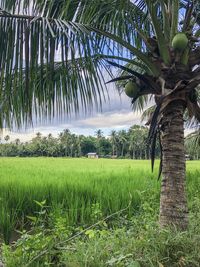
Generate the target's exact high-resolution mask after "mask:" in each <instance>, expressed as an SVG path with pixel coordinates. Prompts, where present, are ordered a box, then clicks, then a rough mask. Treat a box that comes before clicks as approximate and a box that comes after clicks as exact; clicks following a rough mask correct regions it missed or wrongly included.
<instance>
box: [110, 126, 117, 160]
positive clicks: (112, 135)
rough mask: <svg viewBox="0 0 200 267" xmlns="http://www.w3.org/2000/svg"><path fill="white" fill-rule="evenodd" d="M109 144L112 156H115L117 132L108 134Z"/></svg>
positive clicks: (113, 131)
mask: <svg viewBox="0 0 200 267" xmlns="http://www.w3.org/2000/svg"><path fill="white" fill-rule="evenodd" d="M110 142H111V145H112V155H113V156H117V132H116V131H115V130H112V131H111V133H110Z"/></svg>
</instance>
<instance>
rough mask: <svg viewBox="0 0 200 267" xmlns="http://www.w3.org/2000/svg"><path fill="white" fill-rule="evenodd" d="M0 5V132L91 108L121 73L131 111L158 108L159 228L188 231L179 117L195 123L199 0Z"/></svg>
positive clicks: (154, 124) (39, 0) (154, 125)
mask: <svg viewBox="0 0 200 267" xmlns="http://www.w3.org/2000/svg"><path fill="white" fill-rule="evenodd" d="M0 8H1V10H0V25H1V26H0V45H1V50H0V51H1V53H0V67H1V73H0V75H1V76H0V78H1V79H0V81H1V87H0V88H1V93H0V101H1V118H0V126H1V127H5V125H6V126H7V127H9V128H11V127H12V125H13V122H15V125H17V126H18V127H20V126H21V125H22V124H24V123H31V120H32V117H33V115H34V116H35V117H36V118H44V117H51V116H53V115H62V114H63V113H65V114H66V113H68V114H69V113H71V112H74V111H76V112H78V111H81V112H82V111H83V110H90V109H91V108H92V107H94V106H95V107H96V108H97V109H98V108H100V107H101V104H102V101H103V100H105V99H106V98H107V91H106V87H105V85H104V77H105V71H108V73H110V74H112V73H111V68H110V67H108V66H114V67H116V68H117V69H119V70H122V71H123V73H122V74H120V77H116V78H115V79H112V82H118V81H123V82H124V83H127V82H128V81H129V80H130V81H132V84H133V85H134V88H135V91H134V95H133V98H132V104H133V107H134V108H139V109H142V108H144V106H145V104H146V103H147V101H148V100H149V96H151V99H152V96H154V98H155V102H156V109H155V112H154V114H153V116H152V119H151V126H150V132H149V142H150V144H151V156H152V166H153V162H154V152H155V143H156V137H157V136H158V137H159V139H160V141H161V148H162V160H161V167H162V168H161V170H162V176H163V179H162V186H161V198H160V225H161V226H165V225H172V224H173V225H176V226H177V227H179V228H181V229H185V228H186V227H187V225H188V211H187V204H186V194H185V153H184V127H183V126H184V120H183V116H184V112H185V110H186V109H187V110H188V113H189V115H190V116H191V117H195V118H196V120H197V121H200V107H199V99H198V98H197V90H199V88H197V86H198V84H199V83H200V75H199V73H200V46H199V39H198V37H199V30H198V28H199V24H200V14H199V13H200V12H199V10H200V4H199V1H196V0H193V1H185V0H173V1H172V0H160V1H156V0H154V1H152V0H136V1H131V0H106V1H103V0H102V1H97V0H94V1H91V0H60V1H56V0H54V1H45V0H35V1H34V2H33V1H32V0H27V1H13V0H6V1H1V3H0ZM27 12H29V13H28V14H27ZM178 32H182V33H183V34H181V35H180V34H178V35H177V33H178ZM174 38H175V39H174ZM5 50H6V52H4V53H3V51H5ZM102 70H103V71H102ZM120 90H121V91H123V90H122V89H121V88H120Z"/></svg>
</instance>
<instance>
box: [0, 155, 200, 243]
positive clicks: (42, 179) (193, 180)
mask: <svg viewBox="0 0 200 267" xmlns="http://www.w3.org/2000/svg"><path fill="white" fill-rule="evenodd" d="M157 165H158V162H157V163H156V167H155V171H154V173H153V174H152V173H151V168H150V162H149V161H144V160H117V159H116V160H110V159H98V160H96V159H85V158H83V159H69V158H0V233H1V236H2V238H4V240H6V241H7V242H8V241H9V240H10V238H11V235H12V232H13V230H14V229H16V228H17V229H21V228H23V227H24V224H25V223H26V221H27V216H34V215H35V214H36V212H37V211H38V209H39V206H38V205H37V204H36V203H35V200H36V201H39V202H41V201H44V200H46V205H47V206H48V207H49V210H54V211H55V210H56V209H62V211H63V212H64V213H65V216H66V218H67V221H68V223H69V225H83V224H86V223H89V222H90V221H91V220H92V218H91V211H92V207H93V205H94V204H96V203H98V205H99V206H100V208H101V211H102V213H103V215H108V214H110V213H113V212H115V211H118V210H120V209H122V208H125V207H127V205H128V203H129V202H130V199H132V202H131V206H130V208H129V211H128V213H129V214H130V215H132V214H134V213H135V212H137V210H138V208H139V206H140V202H141V198H140V195H141V192H143V193H144V195H145V192H149V191H151V192H152V193H153V194H155V195H156V199H157V200H158V203H159V187H160V183H159V182H158V181H157V179H156V177H157V169H158V166H157ZM187 180H188V194H189V197H190V196H191V195H192V194H193V193H194V191H195V192H196V191H197V190H198V191H200V164H199V162H198V161H188V162H187Z"/></svg>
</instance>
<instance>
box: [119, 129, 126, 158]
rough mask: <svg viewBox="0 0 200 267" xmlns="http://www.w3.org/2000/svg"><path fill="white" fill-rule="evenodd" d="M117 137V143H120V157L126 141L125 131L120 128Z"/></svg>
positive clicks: (122, 154)
mask: <svg viewBox="0 0 200 267" xmlns="http://www.w3.org/2000/svg"><path fill="white" fill-rule="evenodd" d="M118 139H119V144H120V145H121V157H123V156H124V148H125V145H126V143H127V136H126V131H125V130H121V131H119V132H118Z"/></svg>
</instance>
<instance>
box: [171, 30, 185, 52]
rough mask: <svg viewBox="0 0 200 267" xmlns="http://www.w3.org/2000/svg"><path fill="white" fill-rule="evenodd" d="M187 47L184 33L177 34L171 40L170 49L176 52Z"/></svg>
mask: <svg viewBox="0 0 200 267" xmlns="http://www.w3.org/2000/svg"><path fill="white" fill-rule="evenodd" d="M187 45H188V38H187V36H186V35H185V33H183V32H180V33H177V34H176V35H175V36H174V38H173V40H172V47H173V48H174V49H175V50H178V51H184V50H185V48H186V47H187Z"/></svg>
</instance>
